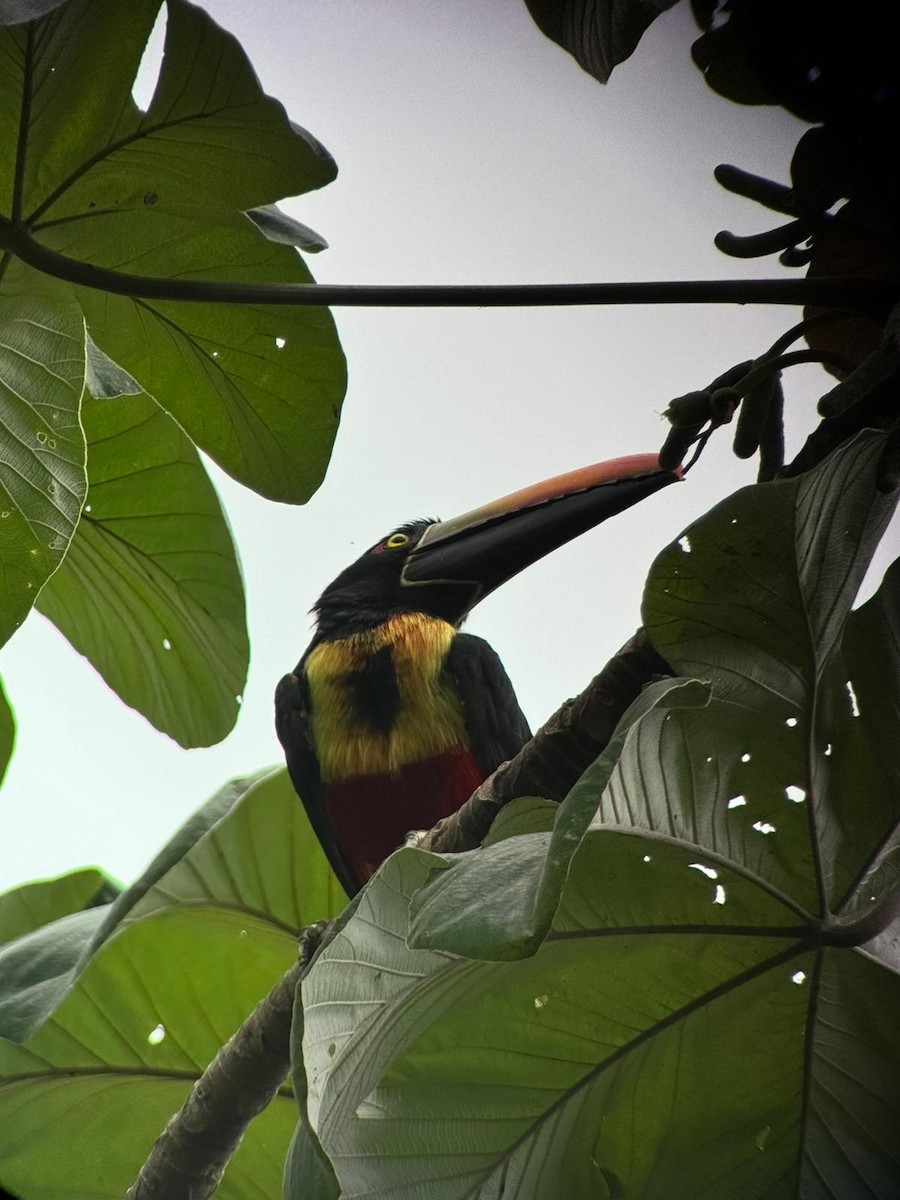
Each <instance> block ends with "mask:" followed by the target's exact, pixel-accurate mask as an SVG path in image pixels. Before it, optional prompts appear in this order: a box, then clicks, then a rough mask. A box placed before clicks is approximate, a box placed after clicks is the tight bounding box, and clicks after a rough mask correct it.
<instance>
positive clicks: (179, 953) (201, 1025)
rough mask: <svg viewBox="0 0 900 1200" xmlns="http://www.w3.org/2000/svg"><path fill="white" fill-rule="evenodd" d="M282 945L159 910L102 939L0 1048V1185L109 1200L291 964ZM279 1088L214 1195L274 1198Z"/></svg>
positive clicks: (279, 1147) (284, 1140) (193, 912)
mask: <svg viewBox="0 0 900 1200" xmlns="http://www.w3.org/2000/svg"><path fill="white" fill-rule="evenodd" d="M295 955H296V944H295V941H294V939H293V938H292V937H291V936H290V935H289V934H288V933H286V932H285V931H284V930H281V929H279V928H277V927H276V926H273V925H272V924H270V923H269V922H268V921H266V920H265V919H264V918H262V917H255V916H252V915H250V914H248V913H246V912H240V911H232V910H229V909H227V908H225V907H221V908H216V907H214V906H210V907H196V908H192V909H181V910H169V911H167V912H162V913H160V914H158V915H157V916H155V917H154V918H152V919H150V920H145V921H140V922H137V923H136V924H133V925H131V926H130V927H129V928H128V929H126V930H123V931H122V933H120V934H119V935H117V936H116V937H115V938H113V939H112V940H111V941H110V942H108V943H107V944H106V946H105V947H104V948H103V950H102V951H101V952H100V953H99V954H98V955H97V956H96V958H94V959H93V960H92V961H91V963H90V965H89V967H88V968H87V970H86V971H85V972H84V973H83V974H82V975H81V977H80V978H79V980H78V982H77V983H76V984H75V986H74V987H73V989H72V990H71V992H70V993H69V995H68V996H67V997H66V999H65V1000H64V1001H63V1003H62V1004H61V1005H60V1006H59V1008H57V1010H56V1011H55V1012H54V1014H53V1016H52V1017H50V1018H49V1019H48V1020H47V1021H46V1022H45V1023H44V1024H43V1025H42V1026H41V1028H40V1029H39V1030H38V1031H37V1032H36V1033H35V1034H34V1035H33V1036H32V1037H31V1038H30V1040H29V1041H28V1042H27V1043H25V1044H24V1045H17V1044H14V1043H11V1042H6V1043H3V1042H0V1126H2V1129H3V1136H2V1138H0V1178H2V1179H3V1181H4V1183H5V1184H7V1185H8V1186H9V1187H11V1188H13V1189H14V1190H16V1191H19V1192H21V1193H22V1194H23V1195H25V1196H28V1197H29V1200H63V1198H65V1200H100V1198H101V1197H109V1198H110V1200H121V1197H122V1196H123V1195H124V1193H125V1191H126V1189H127V1187H128V1185H129V1184H130V1183H131V1182H132V1181H133V1180H134V1177H135V1176H136V1175H137V1172H138V1169H139V1167H140V1165H141V1163H142V1162H143V1160H144V1158H145V1157H146V1155H147V1153H148V1151H149V1149H150V1147H151V1145H152V1144H153V1141H154V1140H155V1138H156V1137H157V1136H158V1134H159V1133H160V1131H161V1130H162V1128H163V1126H164V1125H165V1124H166V1121H167V1120H168V1118H169V1117H170V1116H171V1114H172V1112H173V1111H175V1109H177V1108H178V1106H179V1105H180V1104H181V1103H182V1101H183V1100H184V1098H185V1096H186V1095H187V1093H188V1091H189V1090H190V1087H191V1085H192V1083H193V1081H194V1080H195V1079H196V1078H197V1076H198V1075H199V1074H200V1072H201V1071H202V1069H203V1068H204V1067H205V1065H206V1063H207V1062H208V1061H209V1060H210V1059H211V1058H212V1057H213V1056H214V1055H215V1054H216V1052H217V1051H218V1049H219V1047H220V1046H221V1045H222V1043H223V1042H225V1041H226V1040H227V1039H228V1037H229V1036H230V1035H231V1034H232V1033H233V1032H234V1030H235V1029H236V1028H237V1027H238V1026H239V1025H240V1023H241V1022H242V1021H243V1020H244V1019H245V1018H246V1016H247V1015H248V1014H249V1012H250V1011H251V1010H252V1009H253V1008H254V1007H255V1005H256V1003H257V1002H258V1000H259V999H260V998H261V997H262V996H263V995H264V994H265V992H266V991H267V990H268V989H269V988H270V987H271V986H272V984H274V983H275V981H276V980H277V979H278V978H279V977H280V976H281V975H282V974H283V972H284V971H285V970H287V968H288V967H289V966H290V965H291V961H292V959H293V958H294V957H295ZM294 1112H295V1109H294V1104H293V1100H292V1099H291V1098H290V1094H289V1092H288V1091H287V1090H285V1091H284V1092H283V1093H282V1094H281V1095H279V1096H278V1097H277V1098H276V1099H275V1100H274V1102H273V1103H272V1104H271V1105H270V1106H269V1108H268V1109H267V1110H266V1111H265V1112H264V1113H263V1114H262V1116H261V1117H259V1118H258V1119H257V1120H256V1121H254V1122H253V1124H252V1125H251V1126H250V1128H249V1129H248V1131H247V1133H246V1135H245V1137H244V1139H243V1142H242V1144H241V1148H240V1150H239V1151H238V1153H237V1154H236V1155H235V1157H234V1158H233V1159H232V1161H231V1163H230V1164H229V1167H228V1171H227V1174H226V1176H225V1179H224V1181H223V1183H222V1185H221V1186H220V1188H219V1189H218V1192H217V1195H218V1196H220V1197H221V1198H222V1200H227V1198H229V1197H231V1198H232V1200H244V1198H245V1197H247V1196H250V1195H252V1196H260V1197H263V1196H267V1197H273V1198H274V1197H275V1196H277V1195H278V1189H279V1184H280V1179H281V1171H282V1164H283V1160H284V1155H285V1153H286V1150H287V1146H288V1141H289V1138H290V1135H291V1132H292V1129H293V1124H294Z"/></svg>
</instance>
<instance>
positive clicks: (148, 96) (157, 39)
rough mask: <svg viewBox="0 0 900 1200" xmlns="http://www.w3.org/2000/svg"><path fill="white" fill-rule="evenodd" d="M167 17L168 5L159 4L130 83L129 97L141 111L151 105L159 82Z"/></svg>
mask: <svg viewBox="0 0 900 1200" xmlns="http://www.w3.org/2000/svg"><path fill="white" fill-rule="evenodd" d="M167 19H168V6H167V5H165V4H161V5H160V8H159V15H158V16H157V18H156V22H155V24H154V26H153V28H152V29H151V30H150V36H149V38H148V39H147V45H146V46H145V47H144V53H143V54H142V55H141V61H140V62H139V63H138V69H137V74H136V75H135V77H134V83H133V84H132V85H131V97H132V99H133V100H134V102H135V104H136V105H137V106H138V108H139V109H140V110H141V112H146V111H147V110H148V109H149V108H150V106H151V105H152V103H153V97H154V95H155V93H156V87H157V84H158V83H159V76H160V72H161V71H162V64H163V51H164V48H165V44H166V23H167Z"/></svg>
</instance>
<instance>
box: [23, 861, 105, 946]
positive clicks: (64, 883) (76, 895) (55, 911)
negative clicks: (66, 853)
mask: <svg viewBox="0 0 900 1200" xmlns="http://www.w3.org/2000/svg"><path fill="white" fill-rule="evenodd" d="M118 890H119V889H118V888H117V887H116V886H115V884H113V883H112V881H111V880H110V879H109V878H108V877H107V876H106V875H104V873H103V872H102V871H99V870H98V869H97V868H96V867H84V868H83V869H81V870H78V871H69V872H68V873H67V874H65V875H59V876H57V877H56V878H55V879H40V880H38V881H36V882H35V883H24V884H22V885H21V886H20V887H17V888H13V889H12V890H11V891H8V892H4V893H3V895H2V896H0V945H3V944H4V943H5V942H11V941H14V940H15V939H16V938H19V937H22V936H23V935H24V934H26V933H31V932H32V931H33V930H35V929H40V928H41V926H43V925H47V924H48V923H49V922H50V921H56V920H57V919H58V918H59V917H64V916H67V915H68V914H69V913H74V912H80V911H81V910H82V909H84V908H93V907H95V906H96V905H99V904H109V903H110V901H112V900H113V899H114V897H115V896H116V895H117V893H118Z"/></svg>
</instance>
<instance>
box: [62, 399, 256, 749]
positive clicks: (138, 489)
mask: <svg viewBox="0 0 900 1200" xmlns="http://www.w3.org/2000/svg"><path fill="white" fill-rule="evenodd" d="M83 420H84V427H85V431H86V434H87V438H88V446H89V450H88V474H89V493H88V500H87V505H86V507H85V511H84V514H83V516H82V519H81V522H80V524H79V526H78V530H77V532H76V534H75V537H74V539H73V541H72V544H71V546H70V548H69V553H68V555H67V556H66V559H65V562H64V563H63V565H62V567H61V568H60V569H59V571H58V572H57V574H56V575H55V576H54V578H53V579H52V580H51V581H50V583H49V584H48V585H47V587H46V588H45V589H44V591H43V592H42V593H41V596H40V599H39V601H38V608H39V609H40V611H41V612H43V613H44V615H45V616H47V617H49V619H50V620H51V621H53V623H54V624H55V625H56V626H57V627H58V628H59V629H60V630H61V632H62V633H64V634H65V636H66V637H67V638H68V639H69V641H70V642H71V643H72V644H73V646H74V647H75V648H76V649H77V650H78V651H79V652H80V653H82V654H84V655H85V656H86V657H87V658H88V659H89V660H90V661H91V662H92V663H93V665H94V666H95V667H96V668H97V670H98V671H99V672H100V674H101V675H102V676H103V677H104V679H105V680H106V682H107V683H108V684H109V685H110V687H112V688H113V689H114V691H116V692H117V693H118V695H119V696H121V698H122V699H123V700H124V701H125V703H126V704H130V705H131V706H132V707H133V708H136V709H137V710H138V711H139V712H141V713H143V715H144V716H145V717H147V719H148V720H149V721H150V722H151V723H152V724H153V725H155V726H156V728H157V729H161V730H162V731H163V732H165V733H168V734H169V735H170V736H171V737H173V738H174V739H175V740H176V741H178V742H179V743H180V744H181V745H184V746H207V745H210V744H211V743H213V742H216V741H219V740H220V739H221V738H223V737H224V736H225V735H226V734H227V733H228V732H229V731H230V730H231V728H232V726H233V725H234V722H235V719H236V717H237V713H238V709H239V703H240V700H239V697H240V694H241V692H242V691H243V686H244V680H245V678H246V673H247V661H248V655H249V646H248V642H247V634H246V628H245V623H244V593H243V584H242V580H241V574H240V568H239V566H238V563H237V558H236V555H235V551H234V546H233V544H232V540H231V534H230V531H229V529H228V525H227V522H226V520H225V516H224V514H223V512H222V509H221V506H220V504H219V500H218V498H217V496H216V494H215V491H214V489H213V486H212V484H211V483H210V481H209V478H208V476H207V474H206V471H205V470H204V468H203V465H202V463H201V462H200V458H199V456H198V454H197V452H196V450H195V449H194V447H193V446H192V445H191V443H190V441H189V440H188V438H187V437H185V435H184V434H183V433H182V431H181V430H180V429H179V428H178V426H177V425H176V424H175V422H174V421H173V420H172V419H171V418H170V417H167V416H166V414H165V413H163V412H161V411H160V409H159V408H158V407H157V405H156V404H154V403H153V401H152V400H150V399H149V397H147V396H143V395H140V396H120V397H117V398H115V399H107V400H88V401H87V402H86V403H85V405H84V412H83Z"/></svg>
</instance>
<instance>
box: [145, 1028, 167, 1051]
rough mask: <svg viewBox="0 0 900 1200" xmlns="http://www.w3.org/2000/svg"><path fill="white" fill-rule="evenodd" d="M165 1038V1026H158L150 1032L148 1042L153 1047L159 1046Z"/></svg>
mask: <svg viewBox="0 0 900 1200" xmlns="http://www.w3.org/2000/svg"><path fill="white" fill-rule="evenodd" d="M165 1036H166V1027H165V1025H157V1026H156V1028H155V1029H151V1030H150V1032H149V1033H148V1034H147V1041H148V1042H149V1043H150V1045H151V1046H158V1045H159V1043H160V1042H161V1041H162V1040H163V1038H164V1037H165Z"/></svg>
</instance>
